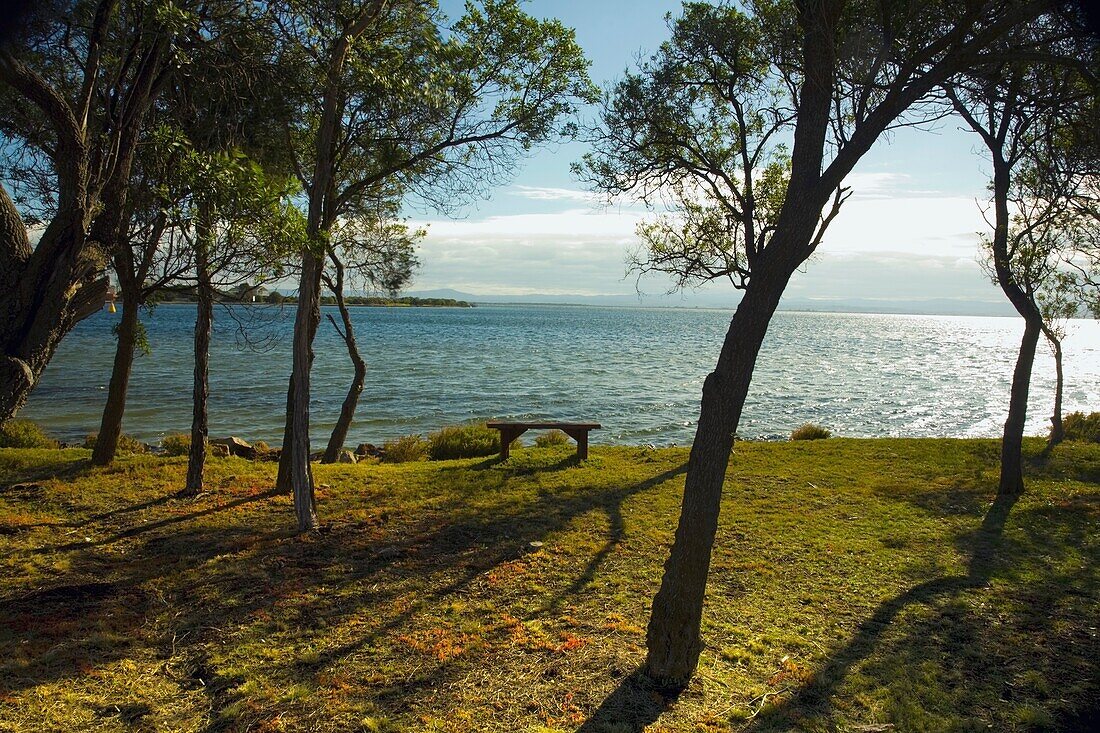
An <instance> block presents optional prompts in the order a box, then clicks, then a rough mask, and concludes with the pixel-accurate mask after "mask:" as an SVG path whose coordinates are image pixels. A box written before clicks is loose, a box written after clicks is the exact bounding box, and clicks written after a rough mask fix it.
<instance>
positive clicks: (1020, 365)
mask: <svg viewBox="0 0 1100 733" xmlns="http://www.w3.org/2000/svg"><path fill="white" fill-rule="evenodd" d="M1036 30H1037V29H1028V33H1027V37H1024V38H1022V39H1021V36H1024V34H1023V33H1020V34H1017V35H1016V36H1015V38H1006V39H1005V43H1006V46H1007V47H1010V46H1013V45H1021V40H1022V42H1023V44H1026V45H1030V43H1031V42H1033V40H1034V34H1035V32H1036ZM1063 40H1064V41H1065V42H1066V43H1068V44H1069V48H1057V46H1054V47H1053V48H1052V45H1053V43H1054V41H1053V39H1051V38H1049V37H1046V38H1045V45H1046V46H1047V52H1049V53H1052V56H1053V55H1058V54H1059V53H1061V54H1062V55H1064V56H1065V57H1072V52H1073V50H1074V49H1073V41H1074V38H1073V37H1072V36H1070V37H1068V38H1065V39H1063ZM1006 50H1007V48H1006ZM1006 57H1007V54H1006ZM944 89H945V91H946V93H947V95H948V97H949V98H950V99H951V102H952V104H953V105H954V107H955V110H956V111H957V112H958V113H959V115H961V116H962V118H963V119H964V120H965V121H966V123H967V124H968V125H969V126H970V128H971V129H972V130H973V131H974V132H975V133H977V134H978V135H979V136H980V137H981V139H982V142H983V143H984V144H985V146H986V149H987V151H988V153H989V156H990V162H991V163H992V166H993V181H992V185H991V188H992V208H993V211H994V216H993V221H992V222H990V223H991V225H992V227H993V232H992V234H991V235H990V236H988V237H986V238H985V239H984V240H983V245H984V247H985V249H986V251H987V253H988V256H989V261H990V264H991V268H992V270H993V276H994V282H996V283H997V284H998V285H999V286H1000V288H1001V290H1002V292H1003V293H1004V294H1005V297H1007V298H1008V300H1009V302H1011V303H1012V306H1013V308H1015V309H1016V312H1017V313H1019V314H1020V316H1021V318H1023V319H1024V333H1023V336H1022V338H1021V342H1020V349H1019V353H1018V354H1017V358H1016V365H1015V368H1014V370H1013V375H1012V386H1011V391H1010V396H1009V406H1008V416H1007V418H1006V420H1005V424H1004V431H1003V435H1002V439H1001V475H1000V481H999V483H998V489H997V491H998V493H1000V494H1005V495H1018V494H1020V493H1022V492H1023V490H1024V478H1023V437H1024V426H1025V422H1026V418H1027V401H1028V394H1029V391H1030V383H1031V373H1032V367H1033V365H1034V362H1035V350H1036V346H1037V344H1038V341H1039V338H1040V337H1042V336H1043V335H1044V334H1045V335H1046V337H1047V338H1048V339H1049V340H1050V342H1051V344H1052V345H1053V347H1054V349H1055V358H1056V365H1057V371H1058V372H1059V378H1058V382H1059V386H1058V395H1057V396H1056V400H1055V402H1056V407H1055V418H1056V420H1055V424H1054V427H1055V430H1056V431H1057V428H1058V427H1060V417H1059V416H1060V412H1061V404H1060V403H1061V395H1060V392H1061V381H1062V380H1061V340H1060V337H1059V333H1058V330H1057V327H1056V325H1055V323H1054V322H1055V320H1056V319H1058V318H1060V317H1065V315H1066V314H1067V313H1068V312H1069V309H1070V304H1069V303H1067V302H1065V298H1064V294H1065V293H1068V292H1069V291H1068V290H1067V289H1062V291H1061V295H1059V294H1058V293H1057V291H1051V290H1050V287H1052V286H1054V285H1055V283H1056V281H1057V279H1058V278H1059V275H1060V274H1061V273H1060V272H1059V264H1060V263H1061V262H1064V257H1065V253H1067V252H1068V251H1069V250H1070V244H1069V242H1068V240H1067V237H1069V236H1072V233H1073V231H1074V229H1075V226H1074V224H1073V221H1072V219H1073V211H1072V209H1073V206H1074V202H1075V201H1076V200H1077V199H1078V197H1079V193H1078V191H1079V189H1080V187H1081V181H1082V178H1083V177H1087V176H1090V175H1092V176H1095V175H1096V174H1097V171H1096V170H1091V171H1090V170H1088V169H1087V167H1086V168H1082V167H1081V166H1080V165H1077V164H1074V165H1072V166H1069V167H1054V166H1051V165H1048V164H1047V161H1050V160H1052V157H1051V154H1052V153H1053V152H1055V147H1054V146H1056V145H1057V144H1058V142H1057V141H1058V140H1059V138H1060V137H1062V135H1061V134H1060V131H1061V130H1063V129H1066V128H1072V127H1074V126H1077V125H1081V124H1086V125H1087V124H1089V123H1088V119H1089V118H1088V117H1086V116H1083V114H1082V112H1087V111H1088V110H1090V109H1095V105H1094V104H1091V105H1090V104H1089V100H1090V97H1093V96H1094V93H1090V91H1089V89H1088V86H1087V85H1085V84H1083V83H1082V80H1081V78H1080V77H1079V75H1078V73H1077V70H1076V68H1075V65H1059V64H1056V63H1035V62H1031V61H1028V60H1026V59H1025V60H1018V61H1015V62H1004V61H1001V62H997V63H994V64H992V65H988V66H979V67H975V68H974V69H973V70H971V71H970V72H969V73H967V74H965V75H962V76H961V77H960V78H958V79H956V80H954V81H952V82H951V83H949V84H947V85H945V87H944ZM1013 209H1015V212H1013ZM1044 288H1046V293H1047V294H1046V295H1045V296H1044V295H1043V294H1042V293H1043V291H1044ZM1044 303H1045V304H1046V306H1047V309H1046V310H1047V312H1045V313H1044V308H1043V304H1044ZM1073 310H1076V308H1073Z"/></svg>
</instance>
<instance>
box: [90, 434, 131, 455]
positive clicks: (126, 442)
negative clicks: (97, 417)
mask: <svg viewBox="0 0 1100 733" xmlns="http://www.w3.org/2000/svg"><path fill="white" fill-rule="evenodd" d="M98 438H99V433H89V434H88V437H86V438H84V443H83V447H84V448H87V449H88V450H94V449H95V444H96V440H98ZM117 450H118V452H119V453H144V452H145V444H144V443H142V442H141V441H140V440H138V439H137V438H135V437H134V436H132V435H127V434H126V433H123V434H122V435H120V436H118V449H117Z"/></svg>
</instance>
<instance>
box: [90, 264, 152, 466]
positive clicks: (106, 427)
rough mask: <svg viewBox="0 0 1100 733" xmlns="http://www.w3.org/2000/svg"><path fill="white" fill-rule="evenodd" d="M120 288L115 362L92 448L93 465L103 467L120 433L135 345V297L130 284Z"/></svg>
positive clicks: (136, 327)
mask: <svg viewBox="0 0 1100 733" xmlns="http://www.w3.org/2000/svg"><path fill="white" fill-rule="evenodd" d="M120 287H122V319H121V320H120V321H119V323H118V334H117V335H118V344H117V345H116V346H115V363H114V367H113V368H112V370H111V382H110V386H108V388H107V404H106V405H105V406H104V408H103V418H102V419H101V420H100V423H99V435H97V436H96V441H95V448H94V449H92V465H95V466H106V465H108V464H109V463H110V462H111V461H113V460H114V459H115V453H116V452H117V451H118V440H119V438H120V437H121V436H122V415H123V413H124V412H125V411H126V393H127V391H128V389H129V386H130V373H131V371H132V369H133V366H134V348H135V346H136V344H137V334H138V329H139V328H140V327H141V326H140V322H139V321H138V308H139V306H138V299H137V297H136V294H135V293H134V292H133V291H134V285H133V283H130V284H127V285H124V286H123V285H121V283H120Z"/></svg>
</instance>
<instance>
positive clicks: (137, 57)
mask: <svg viewBox="0 0 1100 733" xmlns="http://www.w3.org/2000/svg"><path fill="white" fill-rule="evenodd" d="M191 19H192V18H191V15H190V13H189V12H187V10H186V9H185V8H183V7H181V6H179V5H173V4H169V3H156V2H143V1H141V0H98V1H92V0H75V1H74V2H70V3H59V4H56V5H54V4H46V5H45V6H44V7H43V8H42V9H41V10H40V11H38V13H37V14H36V15H34V16H32V17H31V18H30V19H28V20H27V22H26V25H25V27H24V28H23V32H22V34H21V36H20V38H19V40H18V41H15V40H13V41H12V42H11V43H10V44H9V45H6V46H4V47H3V48H0V109H3V112H0V130H2V132H3V135H4V137H5V140H6V143H7V144H6V145H5V161H6V163H7V170H5V178H7V182H6V185H5V186H4V187H2V188H0V421H2V420H6V419H8V418H10V417H11V416H12V415H14V414H15V412H16V411H17V410H18V409H19V408H20V407H21V406H22V405H23V403H24V402H25V401H26V399H27V396H28V395H29V394H30V391H31V390H32V389H33V388H34V385H35V384H37V382H38V379H39V377H40V375H41V374H42V371H43V370H44V369H45V367H46V364H47V363H48V362H49V360H50V358H51V357H52V356H53V353H54V350H55V349H56V347H57V344H58V342H59V341H60V340H61V338H62V337H63V336H64V335H65V334H66V333H68V332H69V330H71V329H72V327H73V326H74V325H75V324H76V323H77V322H78V321H79V320H80V319H81V318H83V317H85V316H87V315H88V314H89V313H92V312H95V310H96V309H98V308H99V307H100V306H101V305H102V303H103V301H104V297H105V294H106V289H107V280H106V278H105V277H104V269H105V266H106V264H107V258H108V257H109V256H110V255H111V254H113V253H114V252H115V251H116V249H117V248H118V247H117V245H118V242H119V241H120V240H121V239H122V237H123V236H124V231H125V230H124V223H123V222H122V214H123V212H124V211H125V209H126V202H127V197H128V194H129V187H130V179H131V176H130V173H131V167H132V165H133V161H134V157H135V153H136V150H137V144H138V141H139V139H140V134H141V130H142V126H143V122H144V120H145V117H146V115H147V113H148V112H149V110H150V109H151V107H152V105H153V102H154V100H155V99H156V98H157V96H158V94H159V93H160V91H161V90H162V89H163V88H164V85H165V83H166V81H167V79H168V76H169V74H170V71H171V69H172V67H173V65H174V63H175V62H176V59H177V58H178V57H179V54H180V53H181V52H183V51H185V49H184V48H181V47H180V46H178V45H174V41H175V40H177V39H178V37H179V35H180V33H181V32H182V31H183V30H184V29H185V28H186V27H187V26H188V24H189V23H190V22H191ZM13 171H18V172H22V173H27V174H28V175H27V176H20V175H18V174H16V175H13ZM28 183H30V185H29V186H28V185H26V184H28ZM37 184H43V185H37ZM7 185H12V186H14V190H15V196H14V197H13V196H12V195H10V194H9V192H8V190H7ZM28 206H29V207H32V208H33V207H38V208H40V209H42V210H44V211H46V212H47V213H46V216H45V217H43V220H44V221H45V222H48V223H46V224H45V226H44V228H43V229H42V230H41V234H40V236H39V238H38V241H37V244H36V245H35V246H33V247H32V246H31V238H30V237H29V236H28V229H27V223H26V222H25V221H24V220H23V219H22V217H21V214H20V207H23V208H24V209H26V208H28Z"/></svg>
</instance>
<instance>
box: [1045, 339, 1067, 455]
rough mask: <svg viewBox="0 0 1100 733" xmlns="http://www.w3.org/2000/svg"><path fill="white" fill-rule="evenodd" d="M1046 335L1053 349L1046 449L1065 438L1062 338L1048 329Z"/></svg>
mask: <svg viewBox="0 0 1100 733" xmlns="http://www.w3.org/2000/svg"><path fill="white" fill-rule="evenodd" d="M1046 336H1047V340H1048V341H1050V345H1051V347H1053V349H1054V373H1055V382H1054V414H1053V415H1051V417H1050V438H1049V439H1048V440H1047V450H1051V449H1052V448H1054V446H1056V445H1058V444H1059V443H1061V442H1062V441H1063V440H1065V439H1066V427H1065V425H1063V424H1062V394H1063V391H1064V388H1065V379H1064V376H1063V374H1062V339H1060V338H1058V337H1057V336H1056V335H1055V334H1054V333H1053V332H1051V331H1050V330H1046Z"/></svg>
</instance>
